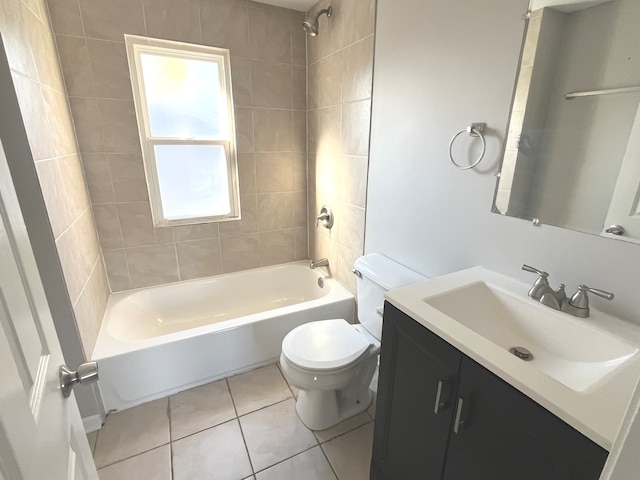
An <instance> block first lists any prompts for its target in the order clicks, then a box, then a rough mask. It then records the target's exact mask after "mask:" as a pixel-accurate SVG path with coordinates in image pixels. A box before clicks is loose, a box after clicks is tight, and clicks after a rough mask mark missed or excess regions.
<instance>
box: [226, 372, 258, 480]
mask: <svg viewBox="0 0 640 480" xmlns="http://www.w3.org/2000/svg"><path fill="white" fill-rule="evenodd" d="M224 381H225V383H226V384H227V390H228V391H229V396H230V397H231V403H232V404H233V411H234V412H235V414H236V418H235V420H236V422H238V427H239V428H240V435H242V443H244V450H245V452H247V458H248V459H249V466H250V467H251V474H252V475H253V476H254V478H255V474H256V472H255V469H254V468H253V460H251V454H250V453H249V446H248V445H247V439H246V438H245V435H244V430H243V429H242V423H240V416H239V415H238V408H237V407H236V401H235V399H234V398H233V392H232V391H231V385H229V377H227V378H225V379H224Z"/></svg>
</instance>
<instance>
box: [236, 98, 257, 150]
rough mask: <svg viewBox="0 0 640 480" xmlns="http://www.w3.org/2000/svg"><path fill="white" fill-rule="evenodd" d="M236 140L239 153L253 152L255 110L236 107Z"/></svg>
mask: <svg viewBox="0 0 640 480" xmlns="http://www.w3.org/2000/svg"><path fill="white" fill-rule="evenodd" d="M235 120H236V140H237V142H238V153H253V152H254V148H255V147H254V140H253V111H252V110H251V109H250V108H236V109H235Z"/></svg>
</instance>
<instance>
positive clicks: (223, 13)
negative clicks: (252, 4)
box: [200, 0, 249, 57]
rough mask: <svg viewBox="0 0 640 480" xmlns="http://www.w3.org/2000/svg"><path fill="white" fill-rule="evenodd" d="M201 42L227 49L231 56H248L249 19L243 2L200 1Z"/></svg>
mask: <svg viewBox="0 0 640 480" xmlns="http://www.w3.org/2000/svg"><path fill="white" fill-rule="evenodd" d="M200 22H201V24H202V41H203V42H204V43H205V44H206V45H211V46H214V47H222V48H228V49H229V50H230V51H231V55H232V56H236V57H248V56H249V19H248V10H247V7H246V3H245V2H225V1H219V0H200Z"/></svg>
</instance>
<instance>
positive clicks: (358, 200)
mask: <svg viewBox="0 0 640 480" xmlns="http://www.w3.org/2000/svg"><path fill="white" fill-rule="evenodd" d="M368 163H369V162H368V158H367V157H348V156H343V157H341V158H340V162H339V168H338V170H339V176H338V179H339V180H338V181H339V185H340V189H339V191H338V199H339V200H341V201H343V202H345V203H349V204H351V205H355V206H357V207H361V208H365V206H366V200H367V172H368V168H369V164H368Z"/></svg>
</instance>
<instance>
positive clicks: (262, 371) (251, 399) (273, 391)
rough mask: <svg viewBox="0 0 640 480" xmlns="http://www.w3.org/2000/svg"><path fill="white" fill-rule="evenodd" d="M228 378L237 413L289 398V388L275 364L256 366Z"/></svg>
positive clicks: (243, 412) (241, 413) (247, 411)
mask: <svg viewBox="0 0 640 480" xmlns="http://www.w3.org/2000/svg"><path fill="white" fill-rule="evenodd" d="M228 380H229V388H230V389H231V395H232V396H233V401H234V402H235V404H236V409H237V410H238V415H244V414H246V413H249V412H253V411H255V410H258V409H260V408H264V407H267V406H269V405H273V404H274V403H276V402H280V401H282V400H285V399H287V398H291V390H289V387H288V386H287V382H286V381H285V380H284V377H283V376H282V374H281V373H280V370H279V369H278V367H277V366H276V365H268V366H266V367H262V368H257V369H255V370H252V371H250V372H247V373H242V374H240V375H236V376H235V377H230V378H229V379H228Z"/></svg>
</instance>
